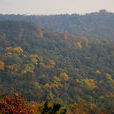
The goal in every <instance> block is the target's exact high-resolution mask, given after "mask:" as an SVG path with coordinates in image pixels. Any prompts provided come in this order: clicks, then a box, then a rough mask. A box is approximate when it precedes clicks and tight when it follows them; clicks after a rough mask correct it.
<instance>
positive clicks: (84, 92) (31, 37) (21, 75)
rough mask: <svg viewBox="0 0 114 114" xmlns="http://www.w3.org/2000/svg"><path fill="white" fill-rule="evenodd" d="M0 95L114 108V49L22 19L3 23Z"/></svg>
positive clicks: (0, 28)
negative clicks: (10, 94)
mask: <svg viewBox="0 0 114 114" xmlns="http://www.w3.org/2000/svg"><path fill="white" fill-rule="evenodd" d="M0 92H1V93H7V94H9V93H15V92H18V93H19V94H20V95H26V96H27V99H28V100H34V101H38V102H42V101H44V100H48V101H59V102H61V103H62V104H71V103H75V102H76V103H80V102H81V103H87V104H96V105H98V106H99V107H102V108H104V109H107V110H112V109H113V107H114V101H113V98H114V45H113V43H112V42H111V41H109V40H90V39H88V38H87V37H79V36H76V35H74V34H73V35H72V34H69V33H64V32H60V31H54V30H53V31H52V30H50V29H42V28H41V27H40V26H38V25H35V24H33V23H28V22H24V21H0Z"/></svg>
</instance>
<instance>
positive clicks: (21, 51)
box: [6, 47, 23, 53]
mask: <svg viewBox="0 0 114 114" xmlns="http://www.w3.org/2000/svg"><path fill="white" fill-rule="evenodd" d="M6 50H13V51H15V52H17V53H23V50H22V48H21V47H15V48H12V47H7V48H6Z"/></svg>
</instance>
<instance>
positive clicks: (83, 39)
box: [80, 37, 88, 46]
mask: <svg viewBox="0 0 114 114" xmlns="http://www.w3.org/2000/svg"><path fill="white" fill-rule="evenodd" d="M80 42H85V44H86V46H88V39H87V38H86V37H82V38H81V39H80Z"/></svg>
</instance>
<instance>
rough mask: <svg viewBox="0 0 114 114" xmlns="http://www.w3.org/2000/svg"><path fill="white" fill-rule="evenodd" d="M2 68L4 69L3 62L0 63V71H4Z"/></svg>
mask: <svg viewBox="0 0 114 114" xmlns="http://www.w3.org/2000/svg"><path fill="white" fill-rule="evenodd" d="M4 67H5V65H4V62H3V61H0V70H4Z"/></svg>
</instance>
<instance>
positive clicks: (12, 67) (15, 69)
mask: <svg viewBox="0 0 114 114" xmlns="http://www.w3.org/2000/svg"><path fill="white" fill-rule="evenodd" d="M7 67H8V69H10V70H12V71H15V72H16V71H18V69H17V68H16V67H15V65H8V66H7Z"/></svg>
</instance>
